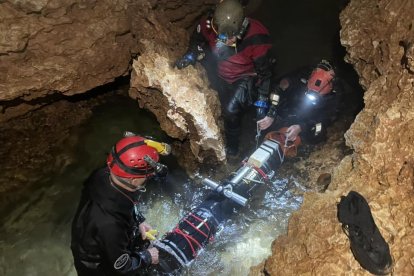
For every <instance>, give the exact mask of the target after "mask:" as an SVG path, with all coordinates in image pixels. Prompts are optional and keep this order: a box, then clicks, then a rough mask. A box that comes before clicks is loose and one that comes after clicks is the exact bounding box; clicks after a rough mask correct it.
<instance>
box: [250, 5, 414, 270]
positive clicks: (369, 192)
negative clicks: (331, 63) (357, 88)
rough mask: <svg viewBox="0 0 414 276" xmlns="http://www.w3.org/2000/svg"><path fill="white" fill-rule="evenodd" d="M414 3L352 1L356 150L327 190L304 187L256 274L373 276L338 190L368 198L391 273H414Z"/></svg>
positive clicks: (349, 34) (345, 23) (347, 25)
mask: <svg viewBox="0 0 414 276" xmlns="http://www.w3.org/2000/svg"><path fill="white" fill-rule="evenodd" d="M413 18H414V2H413V1H410V0H408V1H404V0H386V1H379V0H377V1H373V0H358V1H356V0H354V1H350V3H349V4H348V6H347V7H346V8H345V9H344V10H343V12H342V13H341V16H340V20H341V25H342V30H341V33H340V36H341V43H342V44H343V45H344V46H345V47H346V50H347V52H348V54H347V55H346V57H345V59H346V61H347V62H349V63H351V64H353V66H354V68H355V69H356V71H357V72H358V74H359V76H360V83H361V85H362V86H363V87H364V89H365V94H364V103H365V108H364V109H363V110H362V111H361V112H360V113H359V114H358V116H357V117H356V119H355V122H354V123H353V124H352V126H351V128H350V129H349V130H348V131H347V133H346V134H345V138H346V143H347V145H348V146H349V147H350V148H351V149H352V150H353V153H352V154H351V155H348V156H347V157H345V158H344V159H343V160H342V161H341V163H340V165H339V166H338V167H337V168H336V169H335V170H334V174H333V178H332V183H331V184H330V186H329V187H328V190H327V191H325V192H324V193H307V194H306V195H305V198H304V203H303V205H302V208H301V209H300V210H299V211H298V212H296V213H295V214H293V215H292V217H291V219H290V221H289V226H288V231H287V234H286V235H283V236H281V237H280V238H278V239H277V240H276V241H274V243H273V244H272V255H271V256H270V257H269V258H268V259H267V260H266V261H265V262H263V263H262V264H261V265H258V266H257V267H255V268H254V269H252V271H251V274H252V275H263V274H266V275H303V274H308V275H343V274H350V275H370V273H369V272H367V271H366V270H364V269H362V268H361V266H360V265H359V264H358V262H357V261H356V260H355V259H354V257H353V255H352V253H351V250H350V247H349V246H350V245H349V241H348V238H347V237H346V235H345V234H344V233H343V232H342V229H341V226H340V223H339V222H338V220H337V215H336V214H337V207H336V204H337V203H338V202H339V199H340V196H341V195H346V194H347V193H348V192H349V191H350V190H355V191H358V192H359V193H361V194H362V195H364V196H365V198H366V199H367V201H368V203H369V205H370V207H371V211H372V214H373V216H374V219H375V222H376V224H377V226H378V227H379V229H380V232H381V233H382V235H383V237H384V238H385V240H386V241H387V242H388V243H389V245H390V249H391V253H392V256H393V258H394V268H393V271H394V275H413V274H414V263H413V261H412V260H413V258H414V246H413V244H414V230H413V218H414V204H413V196H414V194H413V189H414V146H413V142H414V120H413V119H414V103H413V101H414V70H413V40H414V26H413V23H414V21H413Z"/></svg>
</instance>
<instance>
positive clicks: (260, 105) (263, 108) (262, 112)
mask: <svg viewBox="0 0 414 276" xmlns="http://www.w3.org/2000/svg"><path fill="white" fill-rule="evenodd" d="M254 106H255V107H256V120H261V119H263V118H264V117H266V115H267V111H268V110H269V104H268V103H267V102H266V101H264V100H261V99H259V100H258V101H256V102H255V103H254Z"/></svg>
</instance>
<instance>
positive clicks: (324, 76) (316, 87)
mask: <svg viewBox="0 0 414 276" xmlns="http://www.w3.org/2000/svg"><path fill="white" fill-rule="evenodd" d="M334 77H335V72H334V70H333V68H332V65H330V64H329V62H327V61H326V60H322V61H321V62H320V63H319V64H318V65H317V66H316V68H315V69H314V70H313V71H312V74H311V75H310V77H309V80H308V83H307V86H308V91H309V92H316V93H319V94H320V95H326V94H329V93H330V92H331V91H332V89H333V83H332V81H333V78H334Z"/></svg>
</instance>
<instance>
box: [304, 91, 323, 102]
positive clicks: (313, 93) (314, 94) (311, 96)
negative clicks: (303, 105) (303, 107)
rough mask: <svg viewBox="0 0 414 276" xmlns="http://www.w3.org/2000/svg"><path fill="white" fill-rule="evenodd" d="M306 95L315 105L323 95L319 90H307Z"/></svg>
mask: <svg viewBox="0 0 414 276" xmlns="http://www.w3.org/2000/svg"><path fill="white" fill-rule="evenodd" d="M305 96H306V100H308V101H309V102H310V103H311V104H313V105H315V104H317V103H318V101H319V99H320V97H321V95H320V94H319V93H318V92H316V91H313V90H308V91H306V93H305Z"/></svg>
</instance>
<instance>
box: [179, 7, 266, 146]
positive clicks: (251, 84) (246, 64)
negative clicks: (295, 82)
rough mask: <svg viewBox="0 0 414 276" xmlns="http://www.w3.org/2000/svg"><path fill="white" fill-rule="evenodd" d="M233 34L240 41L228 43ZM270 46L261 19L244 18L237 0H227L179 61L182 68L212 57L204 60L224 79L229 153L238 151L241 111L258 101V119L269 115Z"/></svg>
mask: <svg viewBox="0 0 414 276" xmlns="http://www.w3.org/2000/svg"><path fill="white" fill-rule="evenodd" d="M232 37H236V38H237V40H236V41H235V43H234V44H233V45H232V46H227V45H226V44H225V41H226V39H229V38H232ZM271 47H272V45H271V41H270V36H269V32H268V30H267V29H266V28H265V27H264V26H263V25H262V24H261V23H260V22H259V21H257V20H254V19H252V18H247V17H244V14H243V8H242V6H241V4H240V3H239V2H238V1H236V0H224V1H223V2H221V3H220V4H219V5H218V6H217V8H216V10H215V12H214V15H213V16H211V15H209V16H207V17H205V18H203V19H202V20H201V21H200V24H199V25H198V26H197V29H196V31H195V32H194V33H193V35H192V37H191V40H190V46H189V49H188V51H187V53H186V54H185V55H184V56H183V57H182V58H181V59H180V60H178V61H177V62H176V65H177V67H178V68H179V69H181V68H183V67H186V66H188V65H189V64H194V63H195V61H196V60H202V59H203V58H204V57H205V56H207V59H210V60H207V61H205V62H206V63H207V64H208V65H207V70H211V68H213V69H215V70H216V71H217V75H218V76H219V77H220V80H221V81H220V87H219V88H218V92H219V96H220V102H221V104H222V107H223V111H224V116H225V131H226V136H227V137H226V138H227V147H228V149H229V152H237V151H238V143H239V136H240V123H241V122H240V119H241V118H240V117H241V113H242V112H243V111H245V110H246V108H247V107H249V106H252V104H253V103H255V106H257V113H258V114H257V117H258V119H259V118H262V117H264V116H265V115H266V112H267V101H268V96H269V87H270V77H271V70H272V60H271V58H270V49H271ZM211 59H212V61H211ZM211 62H212V63H213V65H211ZM215 66H217V67H215ZM209 75H210V76H211V75H212V74H211V73H210V74H209ZM210 79H211V77H210Z"/></svg>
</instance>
